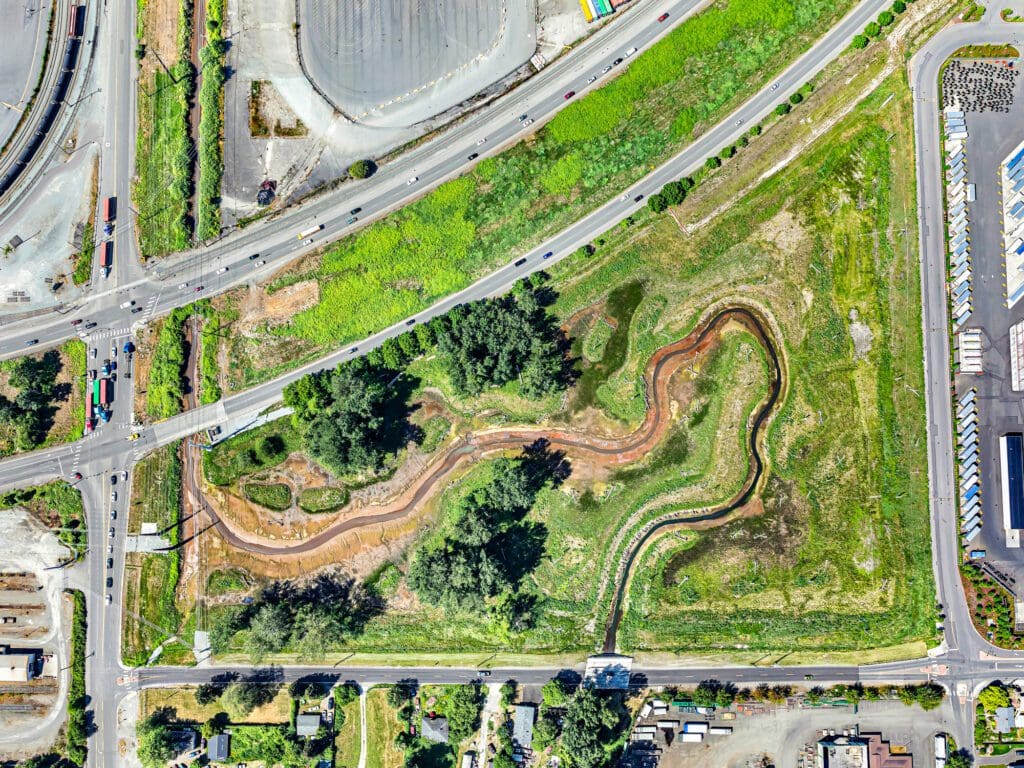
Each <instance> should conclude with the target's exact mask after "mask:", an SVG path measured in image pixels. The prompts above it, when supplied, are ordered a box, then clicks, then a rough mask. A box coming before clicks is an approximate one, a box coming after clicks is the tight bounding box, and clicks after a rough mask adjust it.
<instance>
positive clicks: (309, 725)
mask: <svg viewBox="0 0 1024 768" xmlns="http://www.w3.org/2000/svg"><path fill="white" fill-rule="evenodd" d="M319 731H320V713H319V712H315V713H313V714H307V715H299V716H298V717H296V718H295V735H296V736H299V737H301V738H307V739H308V738H310V737H312V736H316V735H317V733H319Z"/></svg>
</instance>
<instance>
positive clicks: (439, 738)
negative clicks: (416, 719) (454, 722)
mask: <svg viewBox="0 0 1024 768" xmlns="http://www.w3.org/2000/svg"><path fill="white" fill-rule="evenodd" d="M420 729H421V730H420V736H422V737H423V738H424V739H426V740H427V741H433V742H436V743H437V744H447V743H448V720H447V718H444V717H424V718H423V725H422V726H421V727H420Z"/></svg>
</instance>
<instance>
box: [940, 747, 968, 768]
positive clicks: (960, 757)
mask: <svg viewBox="0 0 1024 768" xmlns="http://www.w3.org/2000/svg"><path fill="white" fill-rule="evenodd" d="M973 765H974V755H972V754H971V753H970V752H968V751H967V750H966V749H958V750H956V752H951V753H950V754H949V757H947V758H946V768H971V766H973Z"/></svg>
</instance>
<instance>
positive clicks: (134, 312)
mask: <svg viewBox="0 0 1024 768" xmlns="http://www.w3.org/2000/svg"><path fill="white" fill-rule="evenodd" d="M141 311H142V307H132V314H133V315H137V314H139V312H141Z"/></svg>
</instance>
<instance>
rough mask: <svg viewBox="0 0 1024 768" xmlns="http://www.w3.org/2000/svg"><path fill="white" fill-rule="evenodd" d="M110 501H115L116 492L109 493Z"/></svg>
mask: <svg viewBox="0 0 1024 768" xmlns="http://www.w3.org/2000/svg"><path fill="white" fill-rule="evenodd" d="M110 500H111V501H117V491H111V492H110Z"/></svg>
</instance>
